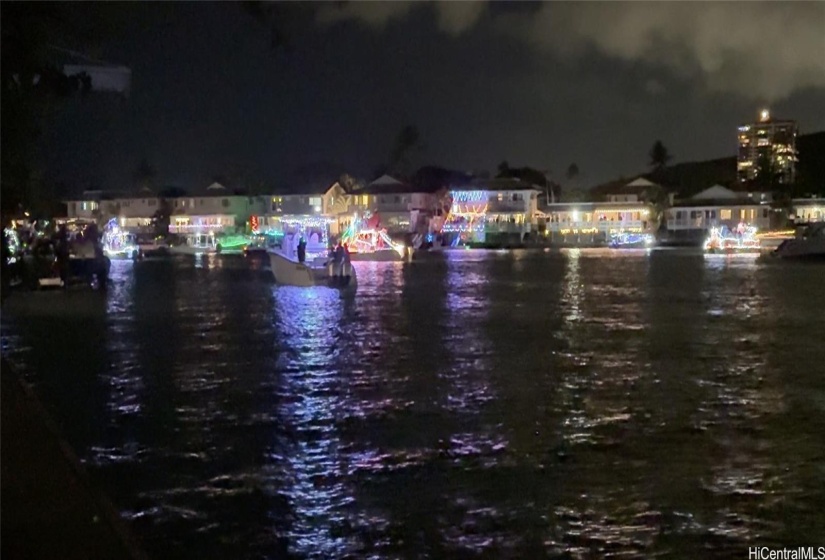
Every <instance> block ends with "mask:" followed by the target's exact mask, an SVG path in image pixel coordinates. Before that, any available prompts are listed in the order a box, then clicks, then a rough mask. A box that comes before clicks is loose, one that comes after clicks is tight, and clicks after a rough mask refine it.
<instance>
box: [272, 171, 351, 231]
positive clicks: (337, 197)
mask: <svg viewBox="0 0 825 560" xmlns="http://www.w3.org/2000/svg"><path fill="white" fill-rule="evenodd" d="M267 201H268V202H267V204H266V206H267V207H266V210H265V212H264V215H263V216H261V218H260V226H259V227H260V229H261V231H280V232H283V231H285V226H286V225H287V224H294V223H307V224H309V223H312V224H316V223H320V222H322V221H323V222H326V223H328V224H329V227H330V232H331V233H332V234H333V235H337V234H339V233H340V232H341V231H343V229H344V228H345V227H346V226H347V225H348V224H349V222H350V220H351V218H350V217H349V215H348V214H349V208H350V197H349V194H348V193H347V192H346V190H345V189H344V187H343V186H341V184H340V183H339V182H338V181H331V182H324V181H322V182H304V183H301V184H294V185H289V186H287V187H284V188H282V189H279V191H278V192H277V193H275V194H272V195H270V196H268V197H267Z"/></svg>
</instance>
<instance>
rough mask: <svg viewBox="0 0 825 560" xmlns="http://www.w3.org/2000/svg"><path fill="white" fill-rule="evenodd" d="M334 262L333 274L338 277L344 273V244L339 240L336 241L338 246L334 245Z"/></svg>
mask: <svg viewBox="0 0 825 560" xmlns="http://www.w3.org/2000/svg"><path fill="white" fill-rule="evenodd" d="M334 263H335V266H334V269H335V276H337V277H339V278H340V277H341V276H343V275H344V246H343V245H342V244H341V242H340V241H339V242H338V246H337V247H335V258H334Z"/></svg>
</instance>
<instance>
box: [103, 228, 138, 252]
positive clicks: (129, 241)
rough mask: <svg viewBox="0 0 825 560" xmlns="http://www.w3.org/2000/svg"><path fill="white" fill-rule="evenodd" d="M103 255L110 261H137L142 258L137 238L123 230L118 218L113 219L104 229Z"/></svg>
mask: <svg viewBox="0 0 825 560" xmlns="http://www.w3.org/2000/svg"><path fill="white" fill-rule="evenodd" d="M103 253H104V254H105V255H106V256H107V257H109V258H110V259H137V258H138V257H140V247H139V246H138V242H137V236H136V235H135V234H133V233H129V232H128V231H126V230H124V229H122V228H121V227H120V226H119V225H118V223H117V218H112V219H111V220H109V222H108V223H107V224H106V225H105V226H104V227H103Z"/></svg>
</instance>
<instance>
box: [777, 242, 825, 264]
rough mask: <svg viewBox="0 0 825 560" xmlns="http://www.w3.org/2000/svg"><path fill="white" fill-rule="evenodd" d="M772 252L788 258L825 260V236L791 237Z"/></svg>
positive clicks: (782, 257)
mask: <svg viewBox="0 0 825 560" xmlns="http://www.w3.org/2000/svg"><path fill="white" fill-rule="evenodd" d="M771 254H772V255H773V256H776V257H778V258H780V259H787V260H811V261H818V260H825V238H821V239H812V240H807V239H791V240H789V241H786V242H785V243H783V244H782V245H780V246H779V247H778V248H777V249H776V250H775V251H773V253H771Z"/></svg>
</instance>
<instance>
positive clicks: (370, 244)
mask: <svg viewBox="0 0 825 560" xmlns="http://www.w3.org/2000/svg"><path fill="white" fill-rule="evenodd" d="M379 223H380V220H379V219H378V216H377V215H370V214H369V213H367V214H365V215H364V216H363V217H359V216H358V215H357V214H356V215H355V217H354V218H353V220H352V223H350V225H349V227H347V229H346V230H345V231H344V233H343V234H342V235H341V242H342V243H344V244H345V245H347V248H348V249H349V251H350V252H351V253H362V254H366V253H375V252H376V251H385V250H394V251H396V252H398V254H399V255H401V256H403V255H404V246H403V245H401V244H400V243H396V242H395V241H393V240H392V238H391V237H390V236H389V235H388V234H387V230H385V229H379V228H378V227H377V224H379Z"/></svg>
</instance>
